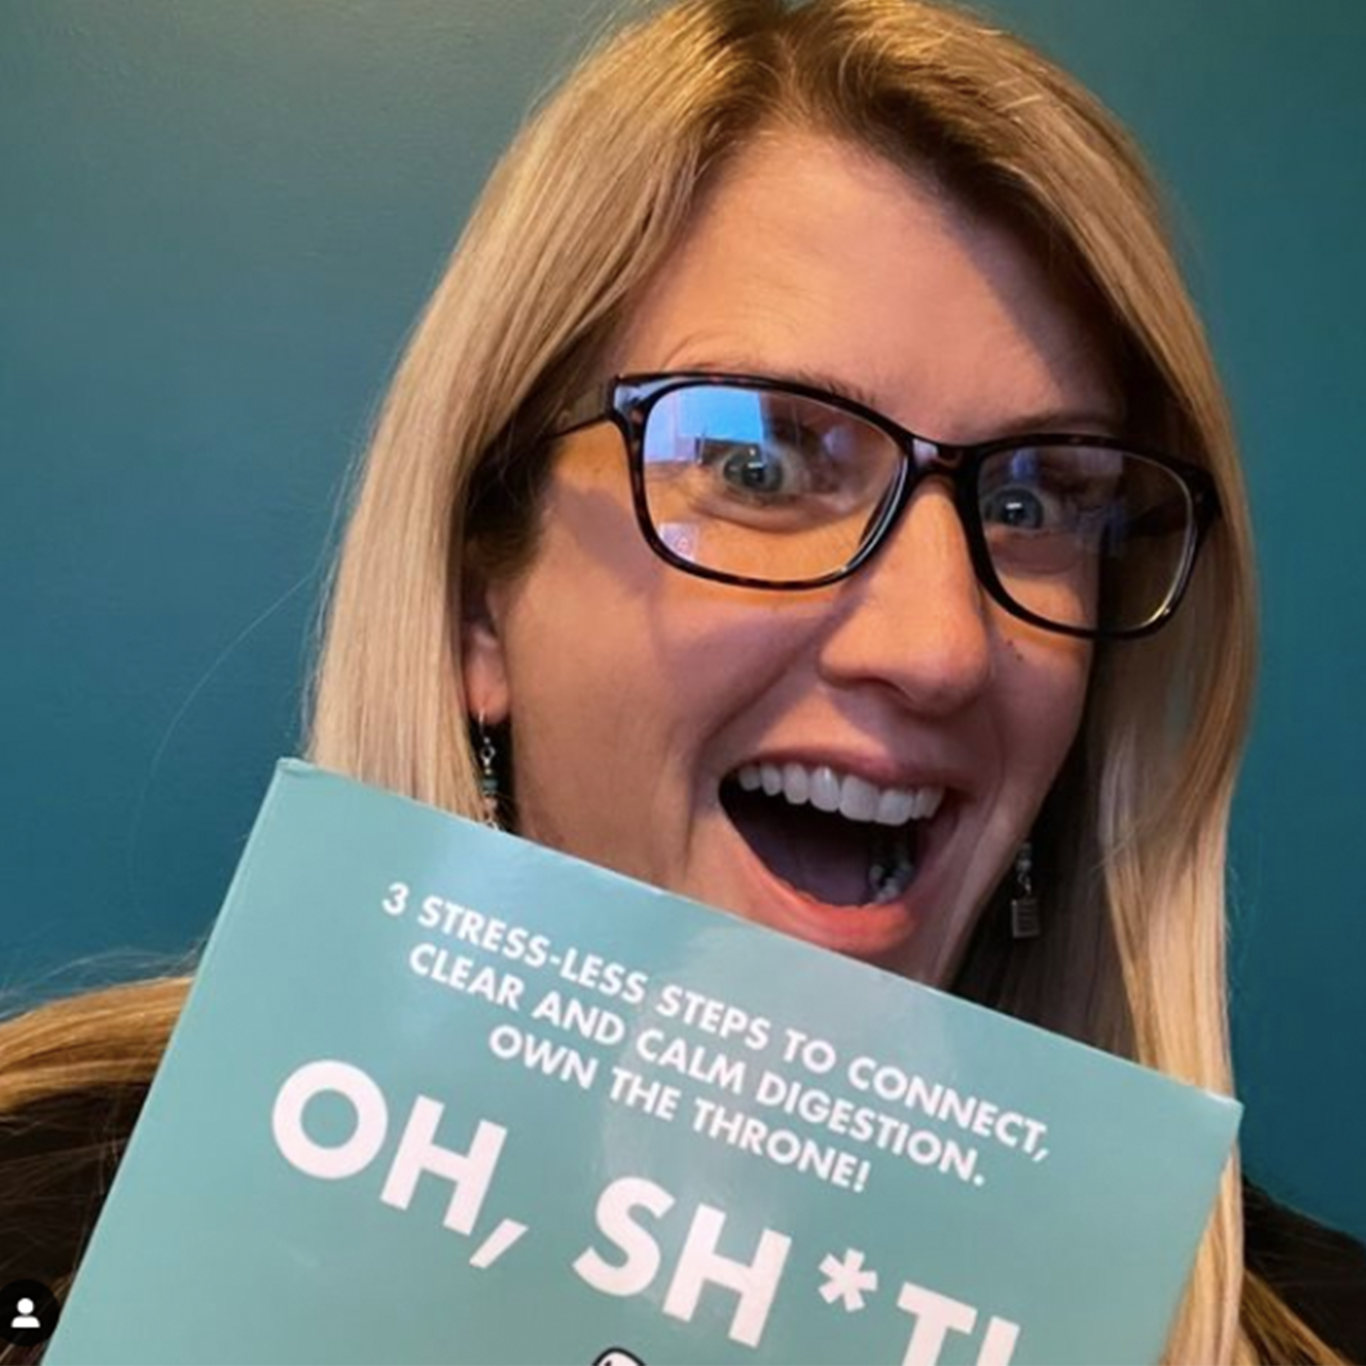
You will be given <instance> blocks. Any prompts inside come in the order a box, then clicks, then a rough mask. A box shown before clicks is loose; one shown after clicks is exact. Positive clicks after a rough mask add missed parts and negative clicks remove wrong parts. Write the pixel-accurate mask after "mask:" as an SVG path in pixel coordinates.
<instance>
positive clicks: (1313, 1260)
mask: <svg viewBox="0 0 1366 1366" xmlns="http://www.w3.org/2000/svg"><path fill="white" fill-rule="evenodd" d="M1243 1220H1244V1237H1245V1251H1244V1261H1245V1262H1246V1264H1247V1266H1248V1268H1249V1269H1250V1270H1252V1271H1255V1272H1256V1273H1257V1274H1258V1275H1259V1276H1261V1278H1262V1279H1263V1280H1264V1281H1266V1282H1267V1284H1268V1285H1270V1286H1271V1288H1272V1289H1273V1290H1274V1291H1276V1293H1277V1294H1278V1295H1280V1297H1281V1298H1282V1299H1283V1300H1284V1301H1285V1302H1286V1303H1287V1304H1288V1305H1289V1306H1290V1307H1291V1308H1292V1309H1293V1310H1294V1311H1295V1312H1296V1313H1297V1314H1298V1315H1299V1316H1300V1317H1301V1318H1302V1319H1303V1320H1304V1321H1305V1323H1307V1324H1308V1325H1309V1326H1310V1327H1311V1328H1312V1329H1313V1330H1314V1331H1315V1332H1316V1333H1317V1334H1318V1335H1319V1337H1321V1338H1322V1339H1323V1340H1324V1341H1325V1342H1326V1343H1327V1344H1328V1345H1329V1346H1330V1347H1332V1348H1333V1349H1334V1350H1336V1351H1337V1352H1338V1353H1339V1354H1340V1355H1341V1356H1345V1357H1346V1358H1347V1360H1348V1361H1351V1362H1357V1363H1366V1247H1363V1246H1362V1245H1361V1244H1360V1243H1358V1242H1357V1241H1356V1240H1355V1239H1354V1238H1349V1237H1348V1236H1347V1235H1346V1234H1345V1233H1336V1232H1334V1231H1333V1230H1332V1229H1330V1228H1325V1227H1324V1226H1323V1225H1322V1224H1318V1223H1315V1222H1314V1221H1313V1220H1312V1219H1308V1218H1306V1217H1305V1216H1304V1215H1302V1214H1297V1213H1296V1212H1295V1211H1294V1210H1292V1209H1289V1208H1288V1207H1287V1206H1285V1205H1280V1204H1277V1203H1276V1202H1275V1201H1274V1200H1272V1199H1271V1197H1270V1196H1268V1195H1267V1194H1266V1192H1265V1191H1262V1190H1259V1189H1258V1188H1257V1187H1256V1186H1254V1185H1252V1184H1251V1183H1249V1182H1246V1181H1245V1182H1244V1183H1243Z"/></svg>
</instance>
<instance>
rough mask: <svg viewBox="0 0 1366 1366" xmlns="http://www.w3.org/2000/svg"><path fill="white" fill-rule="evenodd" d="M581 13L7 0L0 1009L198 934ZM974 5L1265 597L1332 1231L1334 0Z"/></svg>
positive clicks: (1250, 853)
mask: <svg viewBox="0 0 1366 1366" xmlns="http://www.w3.org/2000/svg"><path fill="white" fill-rule="evenodd" d="M586 9H587V3H586V0H554V2H553V3H552V0H544V3H542V0H515V2H514V0H478V2H477V3H475V2H474V0H330V2H329V3H317V2H316V0H312V2H305V0H235V2H234V3H233V4H221V3H216V2H215V0H190V2H189V3H182V4H171V3H168V2H167V0H120V2H119V3H117V4H113V3H105V0H0V649H3V655H0V988H7V989H9V991H10V992H11V993H12V995H11V998H10V999H11V1000H16V999H20V998H22V997H23V996H25V995H32V994H37V993H41V992H46V991H51V990H55V989H57V987H58V986H69V985H71V984H73V983H74V982H77V981H98V980H104V979H107V978H108V977H109V976H110V975H113V974H115V973H128V972H132V971H136V970H137V969H138V968H139V966H141V965H144V964H145V963H146V961H147V955H148V954H151V953H166V952H173V951H176V950H180V949H183V948H185V947H186V946H188V945H189V944H190V943H191V942H192V941H193V940H195V939H196V938H197V937H198V936H199V935H200V934H201V933H202V932H203V930H204V929H205V927H206V926H207V924H208V922H209V921H210V919H211V917H212V916H213V914H214V912H215V910H216V908H217V905H218V901H219V898H220V896H221V893H222V891H223V888H224V886H225V884H226V881H227V878H228V876H229V873H230V871H231V868H232V865H233V863H234V862H235V859H236V855H237V853H238V852H239V850H240V848H241V843H242V840H243V838H244V835H245V832H246V830H247V828H248V825H249V823H250V819H251V816H252V813H253V810H254V807H255V804H256V802H257V800H258V798H259V795H260V793H261V790H262V787H263V784H264V783H265V781H266V776H267V773H268V769H269V765H270V763H271V761H272V760H273V758H274V757H275V756H276V755H277V754H279V753H281V752H285V751H289V750H291V749H293V748H294V746H295V742H296V734H297V716H298V712H299V708H300V688H301V679H302V673H303V661H304V659H305V657H306V653H307V644H308V641H307V634H308V629H309V624H310V622H311V613H312V610H313V606H314V603H315V601H316V595H317V590H318V584H319V570H320V566H321V564H322V563H323V562H324V560H325V558H326V555H327V552H328V546H329V543H330V536H331V534H332V533H333V531H334V529H335V520H336V517H335V507H336V500H337V494H338V489H339V485H340V481H341V479H342V476H343V473H344V471H345V469H346V467H347V465H348V463H349V462H350V461H351V459H352V458H353V456H354V454H355V452H356V451H357V449H358V448H359V446H360V444H361V443H362V440H363V435H364V431H365V427H366V423H367V420H368V418H369V416H370V414H371V413H372V411H373V407H374V404H375V402H376V399H377V397H378V396H379V394H380V393H381V392H382V390H383V387H384V384H385V379H386V375H387V373H388V371H389V369H390V367H391V365H392V363H393V360H394V358H395V355H396V353H397V351H398V349H399V347H400V345H401V342H402V339H403V336H404V333H405V330H406V328H407V327H408V325H409V323H410V321H411V319H412V318H413V316H414V314H415V312H416V310H417V308H418V307H419V305H420V303H421V301H422V299H423V297H424V295H425V293H426V292H427V290H428V289H429V287H430V286H431V284H432V283H433V281H434V279H435V276H436V273H437V270H438V268H439V266H440V263H441V262H442V260H443V258H444V255H445V252H446V250H447V248H448V246H449V244H450V242H451V241H452V240H453V238H454V235H455V233H456V231H457V229H458V227H459V224H460V223H461V222H462V220H463V218H464V216H465V214H466V213H467V211H468V208H469V205H470V203H471V200H472V197H473V195H474V193H475V191H476V189H477V187H478V185H479V184H480V183H481V181H482V179H483V178H484V176H485V174H486V173H487V171H488V169H489V167H490V165H491V163H492V161H493V159H494V157H495V155H496V153H497V151H498V149H499V148H501V147H502V146H503V145H504V144H505V142H506V141H507V139H508V138H509V136H510V135H511V133H512V131H513V129H514V128H515V126H516V124H517V121H518V118H519V113H520V111H521V110H522V109H523V108H524V106H525V105H526V103H527V101H528V100H529V99H530V98H531V96H532V95H533V94H534V93H535V92H536V91H537V90H538V89H540V88H541V87H542V86H543V84H544V82H545V80H546V79H547V77H548V75H549V73H551V72H552V71H554V70H557V69H559V68H560V67H561V66H562V65H563V64H564V62H565V60H566V58H567V56H568V54H570V53H571V52H572V51H573V50H574V49H575V47H576V46H577V45H578V44H579V43H580V42H581V41H582V37H583V33H584V14H585V12H586ZM991 9H992V10H993V11H994V12H996V13H999V14H1000V16H1001V17H1002V18H1003V19H1004V20H1005V21H1006V22H1007V23H1008V24H1010V25H1012V26H1015V27H1018V28H1020V29H1021V30H1023V31H1024V32H1025V33H1026V34H1028V35H1030V36H1032V37H1033V38H1034V39H1035V40H1037V41H1038V42H1040V43H1041V44H1042V45H1043V46H1045V47H1046V48H1048V49H1050V50H1051V51H1052V52H1053V53H1054V54H1055V55H1057V56H1059V57H1060V58H1062V59H1063V61H1064V62H1065V63H1067V64H1069V65H1071V66H1072V67H1073V69H1075V70H1076V71H1077V72H1078V73H1079V74H1080V75H1082V76H1083V77H1084V78H1085V79H1087V80H1088V81H1090V82H1091V83H1092V84H1093V85H1094V86H1095V87H1096V88H1097V89H1098V90H1099V91H1100V92H1101V93H1102V94H1103V96H1104V97H1105V98H1106V99H1107V100H1108V101H1109V102H1110V103H1111V104H1112V105H1113V106H1114V107H1115V108H1116V109H1117V110H1118V112H1119V113H1120V114H1121V115H1122V116H1123V117H1124V118H1125V119H1126V120H1127V121H1128V122H1129V123H1130V125H1131V126H1132V127H1133V128H1134V130H1135V131H1136V132H1137V133H1138V135H1139V136H1140V138H1141V140H1142V141H1143V142H1144V143H1145V144H1146V145H1147V146H1148V147H1149V149H1150V150H1151V152H1152V154H1153V156H1154V157H1155V159H1156V161H1157V163H1158V165H1159V167H1160V170H1161V173H1162V174H1163V176H1164V178H1165V179H1166V181H1167V182H1168V184H1169V185H1170V186H1171V188H1172V191H1173V197H1174V202H1175V206H1176V221H1177V224H1178V229H1179V235H1180V238H1181V244H1182V248H1183V251H1184V254H1185V256H1186V259H1187V261H1188V263H1189V266H1190V270H1191V275H1192V279H1193V283H1194V287H1195V290H1196V293H1197V295H1198V297H1199V299H1200V300H1201V303H1202V305H1203V307H1204V309H1205V312H1206V316H1207V318H1208V321H1209V325H1210V329H1211V331H1212V334H1213V338H1214V341H1215V344H1216V347H1217V349H1218V351H1219V353H1220V356H1221V358H1222V362H1223V365H1224V369H1225V373H1226V375H1227V378H1228V381H1229V384H1230V387H1231V390H1232V393H1233V397H1234V401H1235V404H1236V408H1237V412H1238V417H1239V422H1240V427H1241V430H1242V434H1243V437H1244V441H1245V444H1246V452H1247V464H1248V470H1249V477H1250V480H1251V486H1252V495H1253V500H1254V511H1255V515H1256V519H1257V527H1258V532H1259V536H1260V553H1261V563H1262V572H1263V577H1264V591H1265V606H1266V659H1265V671H1264V680H1263V687H1262V693H1261V702H1260V710H1259V715H1258V722H1257V732H1256V739H1255V743H1254V746H1253V750H1252V754H1251V758H1250V762H1249V765H1248V769H1247V775H1246V782H1245V784H1244V788H1243V795H1242V799H1241V802H1240V806H1239V809H1238V816H1237V830H1236V844H1235V849H1236V862H1237V872H1238V876H1237V885H1236V896H1235V900H1236V905H1235V907H1234V914H1235V921H1236V940H1235V954H1234V992H1235V1008H1236V1044H1237V1052H1238V1058H1239V1062H1240V1066H1241V1079H1242V1087H1243V1091H1244V1094H1245V1097H1246V1099H1247V1100H1248V1102H1249V1115H1248V1119H1247V1123H1246V1127H1245V1131H1244V1132H1245V1150H1246V1152H1247V1154H1248V1159H1249V1164H1250V1167H1251V1169H1252V1170H1253V1172H1254V1173H1255V1174H1257V1175H1258V1176H1259V1177H1260V1178H1261V1179H1262V1180H1263V1181H1264V1182H1265V1183H1266V1184H1267V1185H1269V1186H1270V1188H1271V1189H1272V1190H1273V1191H1275V1192H1277V1193H1278V1194H1280V1195H1281V1196H1282V1197H1284V1198H1288V1199H1291V1200H1293V1201H1295V1202H1297V1203H1299V1204H1300V1205H1301V1206H1302V1207H1303V1208H1306V1209H1308V1210H1309V1211H1310V1212H1312V1213H1315V1214H1317V1215H1319V1216H1320V1217H1323V1218H1327V1219H1329V1220H1331V1221H1333V1222H1335V1223H1337V1224H1339V1225H1341V1226H1345V1227H1347V1228H1350V1229H1352V1230H1354V1231H1355V1232H1356V1233H1357V1234H1358V1235H1360V1236H1366V1144H1363V1141H1362V1134H1363V1130H1366V1087H1363V1083H1362V1080H1361V1076H1362V1071H1363V1068H1362V1061H1361V1055H1362V1052H1363V1043H1366V992H1363V989H1362V983H1363V973H1362V964H1363V963H1366V915H1363V911H1366V895H1364V894H1363V892H1362V885H1363V878H1362V875H1361V872H1360V868H1359V864H1360V860H1361V858H1362V855H1363V852H1366V841H1363V839H1362V838H1361V835H1360V833H1359V826H1360V823H1361V815H1362V813H1363V809H1364V808H1366V803H1363V801H1362V798H1361V796H1360V795H1359V794H1360V791H1361V785H1362V774H1363V770H1366V740H1363V727H1362V722H1361V717H1360V710H1359V705H1360V704H1359V699H1360V697H1361V696H1362V685H1361V681H1360V680H1361V679H1362V677H1363V675H1366V630H1364V629H1363V628H1366V609H1363V606H1362V602H1361V594H1362V590H1363V587H1366V536H1363V532H1362V529H1363V512H1364V511H1366V473H1364V472H1363V457H1362V451H1363V450H1364V449H1366V440H1364V439H1363V437H1362V435H1361V434H1362V433H1363V432H1366V412H1363V408H1364V407H1366V363H1363V362H1364V359H1366V343H1363V340H1362V334H1361V331H1360V328H1361V320H1362V319H1363V318H1366V268H1364V267H1363V264H1362V259H1361V249H1362V243H1363V240H1366V239H1364V235H1363V216H1364V215H1366V171H1364V170H1363V167H1366V157H1364V156H1363V147H1366V83H1363V82H1362V81H1361V80H1360V78H1359V68H1360V59H1361V56H1362V55H1363V54H1364V53H1366V7H1363V6H1361V5H1360V4H1359V3H1358V0H1301V3H1299V4H1296V5H1294V6H1290V5H1286V4H1283V3H1281V2H1280V0H1200V3H1198V4H1197V3H1192V0H1142V3H1139V0H994V3H993V4H992V5H991ZM111 949H119V950H131V951H132V952H131V953H124V954H123V956H122V957H118V958H113V959H111V958H110V957H108V956H107V951H108V950H111ZM90 955H99V957H97V958H96V959H95V961H91V962H87V963H86V964H85V965H84V966H83V967H81V968H80V969H78V970H76V971H74V972H73V970H72V969H70V968H69V967H68V966H65V965H69V964H70V963H71V961H72V960H73V959H77V958H87V957H89V956H90Z"/></svg>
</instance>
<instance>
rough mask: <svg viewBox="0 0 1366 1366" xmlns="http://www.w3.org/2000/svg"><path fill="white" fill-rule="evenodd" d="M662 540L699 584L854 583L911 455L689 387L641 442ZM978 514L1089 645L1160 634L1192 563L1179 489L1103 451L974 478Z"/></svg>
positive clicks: (1039, 456) (998, 571)
mask: <svg viewBox="0 0 1366 1366" xmlns="http://www.w3.org/2000/svg"><path fill="white" fill-rule="evenodd" d="M642 443H643V464H644V476H645V477H644V484H645V501H646V505H647V507H648V511H649V516H650V520H651V523H652V524H653V527H654V530H655V533H656V535H657V536H658V537H659V539H660V541H661V542H662V543H663V544H664V545H665V546H667V547H668V548H669V549H670V550H671V551H672V552H673V553H674V554H675V555H677V556H678V557H679V558H680V559H682V560H685V561H687V562H688V563H690V564H693V565H696V566H697V567H699V568H701V569H707V570H711V571H714V572H717V573H722V574H727V575H732V576H735V577H738V578H744V579H754V580H757V581H763V582H768V583H775V584H776V583H801V582H804V581H810V580H813V579H819V578H822V577H824V576H826V575H830V574H834V573H837V572H838V571H840V570H841V569H843V568H844V567H845V566H846V565H848V564H849V562H850V561H851V560H853V559H854V557H855V556H856V555H857V554H858V553H859V552H860V551H861V550H862V549H863V548H864V547H865V546H866V544H867V543H868V541H869V539H870V538H872V537H874V536H876V535H877V534H878V532H879V528H880V526H881V523H882V520H883V514H884V513H885V510H886V508H887V503H888V500H889V498H890V497H891V495H892V494H893V493H894V492H895V490H896V487H897V483H898V479H899V476H900V472H901V468H902V464H903V455H902V452H901V448H900V446H899V445H898V444H897V442H896V441H895V440H893V438H892V437H891V436H890V435H889V434H888V433H887V432H885V431H883V430H882V429H881V428H879V427H877V426H875V425H873V424H872V423H871V422H868V421H866V420H864V419H863V418H861V417H859V416H857V415H856V414H854V413H852V412H848V411H846V410H844V409H842V408H838V407H834V406H832V405H830V404H827V403H823V402H821V401H819V400H817V399H812V398H808V397H804V396H800V395H796V394H791V393H787V392H785V391H782V390H766V389H758V388H741V387H729V386H726V385H719V384H706V385H692V386H684V387H680V388H677V389H672V390H668V391H666V392H665V393H664V394H662V395H660V396H657V397H656V399H655V400H654V402H653V405H652V406H651V408H650V410H649V416H648V419H647V421H646V424H645V431H644V435H643V438H642ZM972 507H973V508H974V509H975V512H976V516H977V526H976V527H975V528H970V529H969V532H970V534H972V535H977V534H980V537H981V541H982V543H983V544H984V545H985V548H986V552H987V555H988V558H989V561H990V565H991V569H992V571H993V572H994V574H995V577H996V579H997V581H998V584H999V587H1000V589H1001V591H1002V592H1003V593H1004V594H1005V595H1006V597H1008V598H1009V599H1010V600H1011V601H1013V602H1014V603H1015V604H1017V605H1018V606H1020V607H1022V608H1024V609H1025V610H1026V611H1029V612H1032V613H1034V614H1035V615H1036V616H1038V617H1041V618H1043V619H1044V620H1046V621H1048V622H1051V623H1054V624H1057V625H1060V626H1065V627H1072V628H1080V629H1083V630H1096V629H1099V630H1128V629H1133V628H1135V627H1138V626H1142V625H1144V624H1146V623H1147V622H1149V621H1151V620H1152V619H1153V618H1154V617H1155V616H1156V615H1158V614H1159V613H1160V612H1161V611H1162V610H1163V609H1164V607H1165V606H1166V605H1167V603H1168V601H1169V600H1170V598H1171V595H1172V594H1173V592H1174V591H1175V590H1176V588H1177V587H1178V585H1179V583H1180V580H1181V577H1182V575H1183V573H1184V570H1185V567H1186V564H1187V561H1188V559H1189V556H1190V554H1191V550H1192V542H1193V537H1194V527H1195V510H1194V505H1193V502H1192V499H1191V496H1190V493H1189V492H1188V490H1187V488H1186V485H1185V484H1184V482H1183V481H1182V480H1181V478H1180V477H1179V476H1178V475H1176V474H1175V473H1173V472H1172V471H1170V470H1168V469H1167V468H1166V467H1165V466H1164V465H1161V464H1158V463H1157V462H1155V461H1153V460H1150V459H1148V458H1146V457H1144V456H1141V455H1138V454H1135V453H1130V452H1126V451H1120V450H1113V449H1110V448H1107V447H1092V446H1086V445H1052V446H1039V445H1029V446H1020V447H1015V448H1011V449H1009V450H1002V451H999V452H995V453H993V454H991V455H989V456H987V457H986V459H984V460H983V461H982V462H981V463H980V464H979V466H978V468H977V474H976V489H975V498H973V499H972Z"/></svg>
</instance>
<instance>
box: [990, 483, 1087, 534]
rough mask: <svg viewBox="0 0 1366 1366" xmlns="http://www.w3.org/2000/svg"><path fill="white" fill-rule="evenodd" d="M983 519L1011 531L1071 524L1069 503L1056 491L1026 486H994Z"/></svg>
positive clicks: (1056, 529) (1052, 529) (1057, 529)
mask: <svg viewBox="0 0 1366 1366" xmlns="http://www.w3.org/2000/svg"><path fill="white" fill-rule="evenodd" d="M981 507H982V521H983V522H984V523H985V524H986V525H987V526H988V527H993V526H996V527H1004V528H1005V529H1006V530H1008V531H1059V530H1062V529H1064V528H1065V527H1067V526H1068V525H1069V523H1070V520H1071V519H1070V517H1069V505H1068V503H1067V502H1066V501H1065V500H1064V499H1062V498H1059V497H1058V496H1057V495H1056V494H1049V493H1045V492H1043V491H1042V490H1040V489H1036V488H1026V487H1024V486H1022V485H1007V486H1005V487H1003V488H998V489H992V490H991V492H990V493H988V494H986V495H985V496H984V497H983V499H982V503H981Z"/></svg>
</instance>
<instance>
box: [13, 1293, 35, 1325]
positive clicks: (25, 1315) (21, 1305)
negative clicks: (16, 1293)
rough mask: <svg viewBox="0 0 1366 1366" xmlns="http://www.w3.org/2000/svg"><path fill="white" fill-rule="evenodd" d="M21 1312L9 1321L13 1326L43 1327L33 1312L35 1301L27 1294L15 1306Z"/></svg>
mask: <svg viewBox="0 0 1366 1366" xmlns="http://www.w3.org/2000/svg"><path fill="white" fill-rule="evenodd" d="M14 1307H15V1308H16V1309H17V1310H18V1311H19V1312H18V1313H17V1314H15V1316H14V1317H13V1318H12V1319H11V1320H10V1321H9V1326H10V1327H11V1328H41V1327H42V1326H43V1325H42V1324H41V1323H39V1322H38V1320H37V1318H36V1317H34V1313H33V1307H34V1306H33V1301H32V1300H31V1299H29V1298H28V1296H27V1295H25V1296H24V1297H23V1298H22V1299H21V1300H20V1301H19V1302H18V1303H17V1304H16V1305H15V1306H14Z"/></svg>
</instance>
